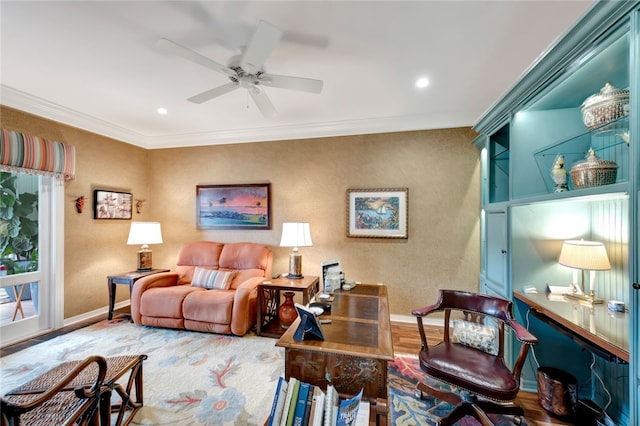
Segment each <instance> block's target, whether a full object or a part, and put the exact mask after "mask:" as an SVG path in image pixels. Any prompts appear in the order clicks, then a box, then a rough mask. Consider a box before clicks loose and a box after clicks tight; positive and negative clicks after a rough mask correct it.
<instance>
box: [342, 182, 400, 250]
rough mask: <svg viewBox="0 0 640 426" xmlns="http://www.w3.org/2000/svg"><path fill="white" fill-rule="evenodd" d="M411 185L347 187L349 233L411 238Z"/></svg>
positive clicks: (348, 234)
mask: <svg viewBox="0 0 640 426" xmlns="http://www.w3.org/2000/svg"><path fill="white" fill-rule="evenodd" d="M408 210H409V189H408V188H394V189H348V190H347V237H364V238H409V219H408Z"/></svg>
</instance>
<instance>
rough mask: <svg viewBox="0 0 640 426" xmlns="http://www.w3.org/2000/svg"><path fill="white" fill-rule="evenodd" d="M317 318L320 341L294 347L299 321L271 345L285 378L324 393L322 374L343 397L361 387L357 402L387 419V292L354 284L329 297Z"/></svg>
mask: <svg viewBox="0 0 640 426" xmlns="http://www.w3.org/2000/svg"><path fill="white" fill-rule="evenodd" d="M320 318H321V319H331V321H332V322H331V324H322V329H323V331H324V334H325V340H324V341H318V340H304V341H302V342H296V341H295V340H294V339H293V334H294V333H295V331H296V329H297V328H298V324H299V323H300V318H298V319H296V321H295V322H294V323H293V324H292V325H291V327H289V329H288V330H287V331H286V332H285V333H284V334H283V335H282V337H281V338H280V339H279V340H278V341H277V342H276V346H280V347H284V348H285V361H284V362H285V378H286V379H287V380H289V378H291V377H295V378H297V379H299V380H302V381H304V382H307V383H311V384H314V385H317V386H320V387H321V388H323V389H326V387H327V384H328V381H327V375H328V376H329V377H330V378H331V381H332V383H333V386H334V387H335V388H336V389H337V390H338V392H339V393H341V394H343V395H345V396H346V395H355V394H356V393H358V392H359V391H360V389H363V388H364V392H363V398H364V399H365V400H368V401H369V402H370V403H371V405H372V411H373V406H374V405H375V406H377V407H376V409H375V411H376V412H377V413H378V414H381V413H382V414H383V419H382V420H381V421H380V422H379V423H384V422H386V417H387V414H386V413H387V398H388V383H387V381H388V380H387V361H393V341H392V338H391V321H390V319H389V305H388V301H387V288H386V287H385V286H378V285H367V284H359V285H358V286H356V287H355V288H354V289H352V290H350V291H340V292H336V293H334V301H333V302H331V313H330V314H324V315H322V316H321V317H320Z"/></svg>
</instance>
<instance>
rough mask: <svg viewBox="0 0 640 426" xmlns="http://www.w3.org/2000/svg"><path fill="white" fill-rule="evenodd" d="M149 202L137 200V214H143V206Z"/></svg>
mask: <svg viewBox="0 0 640 426" xmlns="http://www.w3.org/2000/svg"><path fill="white" fill-rule="evenodd" d="M145 201H147V200H136V213H138V214H140V212H142V206H143V204H144V203H145Z"/></svg>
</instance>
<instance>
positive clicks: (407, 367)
mask: <svg viewBox="0 0 640 426" xmlns="http://www.w3.org/2000/svg"><path fill="white" fill-rule="evenodd" d="M421 380H428V379H427V378H426V376H425V375H424V374H423V373H422V370H420V365H419V363H418V357H417V356H416V355H396V357H395V361H394V362H390V363H389V398H390V401H389V409H390V410H391V413H390V414H391V415H390V419H391V424H392V425H394V426H423V425H436V424H438V418H440V417H443V416H444V415H446V414H447V413H448V412H449V411H451V409H452V408H453V407H452V406H451V405H450V404H448V403H446V402H444V401H440V400H435V399H434V398H433V397H427V398H425V399H420V398H418V397H417V396H416V392H417V388H416V385H417V384H418V382H419V381H421ZM431 384H434V382H433V381H432V382H431ZM440 386H441V387H442V386H447V385H444V384H442V385H440ZM449 389H450V387H449ZM489 416H490V417H491V420H492V421H493V422H494V423H495V424H496V426H507V425H509V426H512V425H513V422H512V419H513V417H508V416H496V415H493V414H490V415H489ZM478 424H479V423H478V422H477V421H476V420H475V419H473V418H470V417H465V418H464V419H462V420H460V421H459V422H457V423H456V425H458V426H472V425H473V426H475V425H478ZM521 424H522V425H525V426H526V425H527V423H526V421H525V419H522V422H521Z"/></svg>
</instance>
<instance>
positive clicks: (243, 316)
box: [231, 277, 266, 336]
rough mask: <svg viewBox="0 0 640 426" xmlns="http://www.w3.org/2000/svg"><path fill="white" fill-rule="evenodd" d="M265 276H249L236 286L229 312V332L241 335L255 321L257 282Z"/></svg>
mask: <svg viewBox="0 0 640 426" xmlns="http://www.w3.org/2000/svg"><path fill="white" fill-rule="evenodd" d="M265 279H266V278H265V277H253V278H249V279H248V280H246V281H245V282H243V283H242V284H240V285H239V286H238V287H237V288H236V294H235V296H234V300H233V313H232V314H231V332H232V333H233V334H235V335H236V336H243V335H245V334H246V333H247V331H249V329H250V328H251V327H252V326H253V324H255V322H256V303H257V300H258V290H257V289H258V284H260V283H261V282H262V281H264V280H265Z"/></svg>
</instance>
